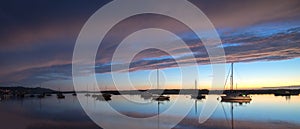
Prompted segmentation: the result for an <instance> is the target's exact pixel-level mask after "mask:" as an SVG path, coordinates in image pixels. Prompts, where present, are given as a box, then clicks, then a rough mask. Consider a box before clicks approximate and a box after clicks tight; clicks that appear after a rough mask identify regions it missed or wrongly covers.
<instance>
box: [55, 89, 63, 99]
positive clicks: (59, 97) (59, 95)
mask: <svg viewBox="0 0 300 129" xmlns="http://www.w3.org/2000/svg"><path fill="white" fill-rule="evenodd" d="M56 96H57V99H64V98H65V96H64V95H63V93H62V92H60V89H59V92H58V93H57V94H56Z"/></svg>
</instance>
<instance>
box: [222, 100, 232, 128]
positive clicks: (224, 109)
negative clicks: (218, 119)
mask: <svg viewBox="0 0 300 129" xmlns="http://www.w3.org/2000/svg"><path fill="white" fill-rule="evenodd" d="M221 105H222V109H223V112H224V115H225V119H226V122H227V124H228V126H229V125H230V124H229V121H228V118H227V114H226V112H225V108H224V106H223V104H222V103H221Z"/></svg>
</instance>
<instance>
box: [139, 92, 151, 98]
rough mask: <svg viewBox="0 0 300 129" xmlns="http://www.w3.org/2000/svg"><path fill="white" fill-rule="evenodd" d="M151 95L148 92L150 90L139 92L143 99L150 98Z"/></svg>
mask: <svg viewBox="0 0 300 129" xmlns="http://www.w3.org/2000/svg"><path fill="white" fill-rule="evenodd" d="M152 96H153V95H152V94H151V93H150V92H147V91H145V92H142V93H141V97H142V98H144V99H150V98H151V97H152Z"/></svg>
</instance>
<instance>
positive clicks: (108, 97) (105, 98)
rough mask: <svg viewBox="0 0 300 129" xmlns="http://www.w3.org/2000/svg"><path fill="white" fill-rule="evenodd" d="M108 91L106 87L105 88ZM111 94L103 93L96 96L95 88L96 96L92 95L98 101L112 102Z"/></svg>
mask: <svg viewBox="0 0 300 129" xmlns="http://www.w3.org/2000/svg"><path fill="white" fill-rule="evenodd" d="M105 90H106V87H105ZM111 96H112V95H111V94H109V93H101V94H95V87H94V94H93V95H92V97H93V98H96V100H99V101H110V100H111Z"/></svg>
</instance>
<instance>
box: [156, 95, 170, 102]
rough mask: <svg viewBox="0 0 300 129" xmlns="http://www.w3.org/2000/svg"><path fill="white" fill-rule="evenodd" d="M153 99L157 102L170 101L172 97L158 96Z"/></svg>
mask: <svg viewBox="0 0 300 129" xmlns="http://www.w3.org/2000/svg"><path fill="white" fill-rule="evenodd" d="M153 99H154V100H156V101H169V100H170V96H164V95H157V96H153Z"/></svg>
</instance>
